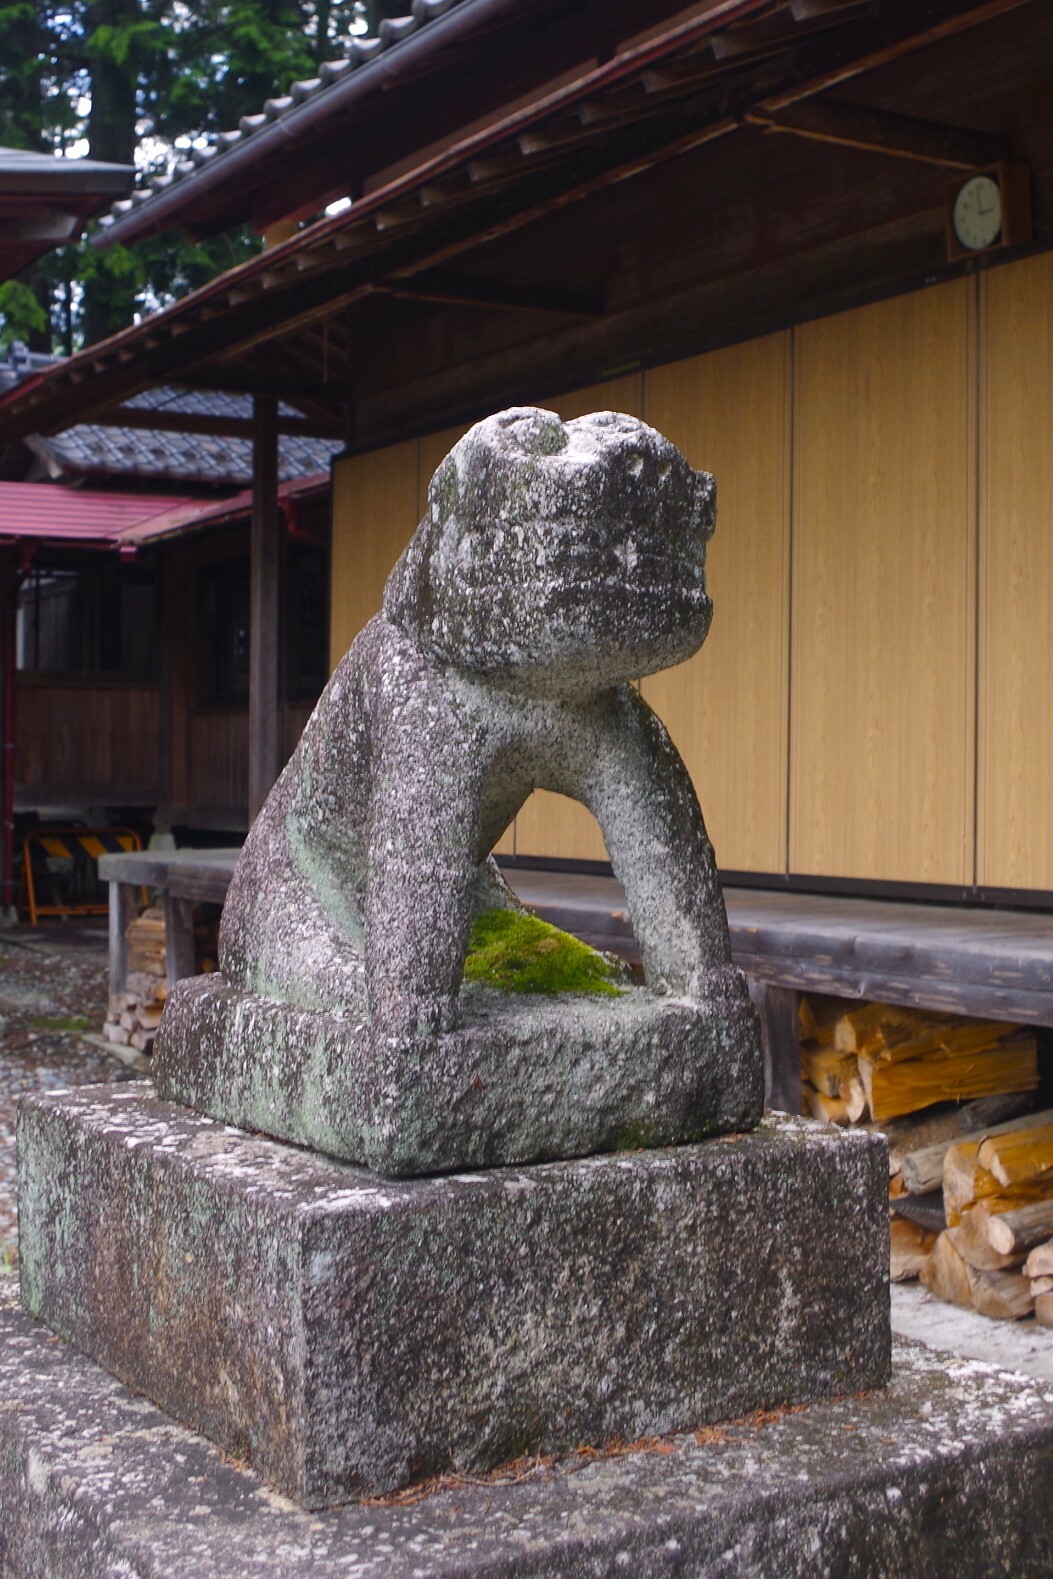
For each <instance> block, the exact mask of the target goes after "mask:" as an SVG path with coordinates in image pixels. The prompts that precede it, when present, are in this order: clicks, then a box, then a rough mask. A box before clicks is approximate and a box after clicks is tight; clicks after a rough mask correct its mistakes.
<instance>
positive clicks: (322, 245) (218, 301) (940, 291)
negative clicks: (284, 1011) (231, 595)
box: [0, 0, 1053, 908]
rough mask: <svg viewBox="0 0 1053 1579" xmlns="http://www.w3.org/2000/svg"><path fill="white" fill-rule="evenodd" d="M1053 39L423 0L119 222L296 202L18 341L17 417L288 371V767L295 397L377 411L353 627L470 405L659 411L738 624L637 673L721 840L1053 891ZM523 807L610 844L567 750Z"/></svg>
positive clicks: (319, 420)
mask: <svg viewBox="0 0 1053 1579" xmlns="http://www.w3.org/2000/svg"><path fill="white" fill-rule="evenodd" d="M644 13H645V14H646V23H645V25H644V26H641V20H642V15H643V14H644ZM1051 81H1053V5H1051V4H1050V3H1049V0H696V3H694V4H684V0H651V3H649V4H648V6H646V7H641V6H639V5H638V4H633V3H631V0H604V3H602V4H599V3H595V4H593V3H586V4H581V5H575V6H568V5H566V4H565V3H558V4H557V3H555V0H459V3H453V0H416V3H415V4H414V7H413V14H412V16H410V17H407V18H406V19H405V20H404V21H402V22H395V23H385V24H384V28H383V30H382V35H381V37H380V38H379V39H376V40H362V41H359V42H358V43H356V44H355V45H353V46H352V54H351V56H350V57H349V58H348V59H347V60H345V61H340V62H334V63H333V64H332V65H331V66H328V67H326V68H324V69H323V72H322V73H321V75H320V77H319V79H317V80H315V81H312V82H308V83H302V84H296V85H294V87H293V88H292V90H291V91H290V93H289V94H288V95H287V96H286V97H284V98H282V99H277V100H272V101H270V102H269V103H268V105H267V106H265V107H264V109H263V110H262V111H261V114H260V115H259V116H254V117H249V118H247V120H246V121H245V122H243V123H242V126H241V127H240V128H238V129H237V131H236V132H231V133H230V134H228V135H227V136H226V137H223V138H220V139H219V142H218V144H217V145H216V147H215V148H214V149H211V150H208V151H203V152H202V153H201V154H199V155H198V156H197V157H196V159H194V160H188V161H186V164H185V166H181V167H179V168H177V171H176V172H175V174H174V176H173V177H166V178H163V179H162V180H161V182H160V183H158V184H157V186H156V190H149V189H147V190H145V191H144V192H142V193H139V194H137V196H136V198H135V199H133V200H131V201H129V202H126V203H124V204H120V205H118V210H119V212H116V213H115V215H114V218H113V220H112V223H111V224H110V226H109V229H108V232H107V235H108V237H109V238H112V239H113V240H133V239H134V238H135V237H136V236H139V235H144V234H147V233H150V232H154V231H159V230H162V229H165V228H167V227H169V226H173V225H179V226H182V227H183V228H184V229H186V230H188V231H189V232H190V233H192V234H196V235H205V234H210V233H214V232H215V231H217V230H219V229H222V228H223V227H224V226H226V225H229V224H231V223H234V222H238V221H241V220H250V221H251V222H253V223H254V224H256V225H257V226H258V228H260V229H261V230H269V232H270V237H269V239H270V240H271V241H272V242H273V243H274V244H273V245H271V246H270V247H269V248H268V250H267V251H265V252H264V254H263V255H262V256H261V257H260V258H259V259H257V260H254V261H253V262H251V263H248V264H245V265H243V266H241V267H240V268H238V269H236V270H234V271H232V272H231V273H229V274H227V275H225V276H223V277H222V278H220V279H218V280H216V281H215V282H213V283H212V284H210V285H209V286H207V287H205V288H203V289H201V290H199V291H197V292H196V293H195V294H194V295H192V296H190V297H188V298H187V299H185V300H184V301H182V302H179V303H176V304H175V305H173V306H171V307H169V308H168V309H166V310H165V311H163V312H160V313H158V314H156V315H154V316H153V317H151V318H149V319H147V320H146V321H145V322H143V323H142V324H140V325H138V326H136V327H133V328H130V329H128V330H126V331H125V332H124V333H123V334H120V335H117V336H115V337H114V338H113V339H111V340H108V341H106V342H103V343H101V344H99V345H96V346H92V347H89V348H88V349H87V350H85V351H83V352H81V353H80V354H79V355H77V356H74V357H73V358H71V359H69V360H68V361H66V362H64V363H63V364H61V365H59V366H58V367H56V368H55V369H53V370H51V371H50V372H48V373H46V374H44V375H42V376H40V377H39V378H37V379H35V380H26V381H25V382H23V384H21V385H20V386H19V387H18V388H16V389H15V390H13V391H12V392H10V393H9V394H8V395H6V396H5V397H4V398H3V399H0V442H2V441H8V440H10V439H14V438H17V437H18V436H19V435H21V434H25V433H29V432H38V431H42V432H55V431H59V430H61V429H62V428H63V427H65V426H67V425H69V424H71V423H73V422H75V421H84V420H87V418H88V417H89V416H90V419H91V420H92V421H93V422H97V423H115V424H119V423H120V421H121V420H122V419H121V411H122V405H123V403H125V402H126V401H128V400H129V399H132V398H134V397H135V396H136V395H137V394H139V393H140V392H141V391H143V390H144V389H146V388H148V387H150V386H151V385H153V384H157V383H161V382H168V383H171V382H173V381H175V382H178V383H179V384H181V385H183V386H186V387H188V388H198V389H222V390H226V391H232V392H241V393H248V394H251V395H252V396H253V397H254V399H255V411H256V415H255V436H256V462H255V465H256V471H255V490H256V492H255V514H254V525H253V607H252V619H253V649H252V659H251V682H252V698H251V703H250V709H251V711H250V728H251V738H250V750H251V753H252V785H253V787H252V791H251V798H252V800H253V802H254V803H256V804H258V801H259V799H260V797H261V796H262V793H263V792H264V791H265V790H266V787H267V785H268V784H269V783H270V782H271V781H272V779H273V777H274V776H275V774H276V772H277V769H278V767H279V765H280V760H281V757H282V752H283V749H284V748H287V743H286V742H283V741H282V740H281V738H280V730H279V727H278V724H279V712H278V701H277V697H278V679H277V668H276V665H277V662H278V659H277V654H276V651H275V647H276V644H275V643H274V642H273V640H271V641H268V636H267V633H268V631H270V632H273V630H274V629H275V628H276V624H275V618H276V617H275V608H276V602H275V600H276V597H277V590H278V589H277V571H276V569H275V564H276V558H275V547H274V545H275V541H276V531H277V512H276V510H275V507H274V494H275V483H274V460H273V457H274V446H275V434H276V430H277V428H278V426H279V425H280V424H279V421H278V418H277V415H276V413H277V401H278V398H279V397H280V398H281V400H282V401H285V402H289V403H291V404H292V405H294V406H295V407H296V409H297V410H298V412H299V413H300V415H299V416H298V417H297V418H296V419H295V420H296V424H297V427H298V430H299V431H304V432H313V433H316V434H318V435H331V434H333V433H334V432H339V433H340V434H342V435H343V436H344V437H345V439H346V445H345V449H344V451H343V452H342V454H341V455H340V457H339V458H338V459H336V460H335V462H334V464H333V502H332V512H333V514H332V562H331V617H330V625H331V641H332V648H331V656H332V659H333V660H334V661H335V660H336V659H337V658H338V657H339V656H340V654H341V653H342V652H343V651H344V650H345V648H346V647H347V645H348V644H349V642H350V641H351V640H352V638H353V637H354V635H355V633H356V631H357V630H358V629H359V628H360V627H361V626H362V625H363V624H364V622H365V621H366V620H367V619H368V618H369V616H370V615H371V614H372V613H373V612H374V611H375V610H376V608H377V606H378V603H379V597H380V590H381V587H382V585H383V582H384V579H385V577H386V575H387V573H388V571H389V570H390V568H391V566H392V564H393V563H394V560H395V558H396V557H397V555H398V553H399V552H400V550H401V548H402V546H403V545H404V543H405V542H406V540H407V539H408V537H409V535H410V533H411V532H412V530H413V528H414V526H415V524H416V522H417V520H418V519H419V516H420V514H421V512H422V509H423V505H424V498H425V492H426V488H427V483H428V479H429V477H430V475H431V472H432V470H433V469H434V467H435V466H436V465H437V464H438V462H439V460H440V459H441V458H442V456H443V455H444V453H445V452H446V450H447V449H448V448H449V447H450V445H451V444H452V443H453V442H454V441H455V439H456V438H457V437H458V436H459V434H460V433H461V432H463V430H464V428H465V427H466V426H467V425H468V424H469V423H470V422H471V421H473V420H474V419H476V418H477V417H479V416H481V415H484V414H485V413H487V412H489V411H492V410H494V409H497V408H500V407H501V406H506V405H511V404H522V403H527V402H530V403H539V404H546V405H550V406H552V407H553V408H554V409H556V410H558V411H560V412H561V413H562V414H564V415H567V416H569V415H574V414H577V413H581V412H584V411H587V410H591V409H596V408H602V407H613V408H617V409H621V410H625V411H629V412H633V413H636V414H638V415H640V416H642V417H643V418H644V419H645V420H646V421H648V422H650V423H652V424H653V425H654V426H656V427H658V428H659V429H661V430H662V431H663V432H665V433H666V434H668V435H669V436H670V437H671V438H672V439H673V440H674V441H675V442H676V443H677V444H679V445H680V446H681V447H682V448H683V450H684V451H685V453H686V454H687V455H688V457H689V459H690V460H691V461H692V462H693V463H694V464H696V465H698V466H703V467H705V468H707V469H709V470H711V471H713V472H714V473H715V474H716V477H717V481H718V493H719V513H718V527H717V533H716V537H715V539H714V542H713V545H712V549H711V557H710V565H711V576H710V583H711V590H712V593H713V596H714V602H715V607H716V615H715V620H714V626H713V631H712V634H711V636H710V638H709V641H708V642H707V644H706V646H705V648H704V649H703V651H702V653H701V654H699V655H698V656H697V657H696V658H694V659H693V660H691V661H690V662H689V663H688V664H685V665H684V666H683V667H682V668H681V669H678V670H675V671H673V672H670V673H666V674H662V675H659V676H655V677H650V678H647V679H645V680H644V681H643V691H644V694H645V695H646V696H647V698H648V700H649V701H651V702H653V704H654V705H655V706H656V708H657V709H658V711H659V712H660V713H661V715H662V716H663V718H664V719H665V720H666V722H667V724H668V726H669V728H670V731H671V733H672V735H673V737H674V739H675V740H676V742H677V744H678V745H679V747H680V749H681V751H682V753H683V755H684V756H685V758H686V760H687V762H688V765H689V767H690V769H691V771H692V774H693V776H694V778H695V781H696V784H697V786H698V789H699V795H700V799H701V801H702V805H703V808H704V810H705V813H706V817H707V821H708V823H709V825H710V829H711V832H712V835H713V839H714V843H715V845H716V849H717V854H718V859H719V861H720V865H721V867H722V869H723V871H724V873H725V875H726V876H730V877H731V878H732V879H733V880H735V881H738V882H739V883H753V884H758V885H764V886H769V887H770V886H777V885H782V886H787V887H790V888H813V889H814V888H818V889H822V888H824V887H827V888H831V889H834V890H843V891H847V892H854V893H859V894H866V893H869V892H875V891H883V892H886V893H898V894H900V895H903V896H907V897H926V896H928V897H935V898H940V899H946V900H951V899H959V900H961V899H967V898H968V899H972V900H986V901H989V902H991V901H1001V902H1003V903H1005V902H1010V903H1018V904H1019V903H1023V904H1030V905H1033V906H1036V907H1040V908H1041V907H1048V906H1049V905H1050V904H1051V903H1053V818H1051V816H1050V812H1049V791H1048V781H1049V777H1050V773H1051V769H1053V621H1051V617H1050V615H1051V606H1053V530H1051V528H1053V94H1051V93H1050V91H1049V84H1050V82H1051ZM337 198H350V200H351V201H350V204H349V205H345V206H343V207H342V208H340V209H339V210H338V211H334V212H332V213H331V214H329V215H325V214H324V213H322V210H323V208H324V206H325V205H326V204H327V203H332V202H333V200H334V199H337ZM992 213H994V214H995V222H994V224H993V228H992V220H991V215H992ZM319 216H320V217H319ZM283 235H284V238H285V239H279V238H280V237H281V236H283ZM500 849H501V850H503V851H504V852H505V853H506V854H510V855H512V856H514V857H516V858H525V859H535V860H536V859H549V860H567V861H574V862H588V861H598V860H602V859H603V858H604V851H603V847H602V844H601V842H600V840H599V835H598V830H597V829H596V828H595V825H594V824H593V823H592V822H591V819H590V818H589V817H588V816H587V814H586V813H585V812H584V811H583V810H581V809H580V808H578V807H577V806H575V805H573V804H571V803H570V802H566V801H563V800H561V799H559V798H558V797H553V796H548V795H543V794H535V796H534V797H533V798H532V799H531V800H530V801H529V802H528V803H527V805H526V806H525V807H524V808H523V810H522V811H521V813H520V815H519V816H518V817H517V818H516V820H515V823H514V825H513V826H512V827H511V828H510V829H509V830H508V832H507V833H506V835H505V837H504V840H503V841H502V844H501V846H500Z"/></svg>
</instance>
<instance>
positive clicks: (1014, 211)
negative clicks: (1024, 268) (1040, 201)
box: [947, 164, 1031, 259]
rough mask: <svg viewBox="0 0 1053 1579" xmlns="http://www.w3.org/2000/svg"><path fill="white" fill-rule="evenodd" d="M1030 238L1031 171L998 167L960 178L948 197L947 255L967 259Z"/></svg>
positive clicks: (1014, 166)
mask: <svg viewBox="0 0 1053 1579" xmlns="http://www.w3.org/2000/svg"><path fill="white" fill-rule="evenodd" d="M1030 239H1031V172H1030V171H1029V170H1028V168H1027V166H1026V165H1020V164H997V165H991V166H989V167H988V168H987V169H985V170H974V171H973V173H972V174H971V175H966V176H961V177H959V179H958V180H957V181H956V182H955V183H954V185H953V186H952V187H951V189H950V191H949V192H948V194H947V255H948V257H949V258H952V259H954V258H968V257H972V256H975V255H976V254H977V253H980V252H991V251H993V250H994V249H995V248H998V247H1013V246H1017V245H1019V243H1020V242H1022V241H1029V240H1030Z"/></svg>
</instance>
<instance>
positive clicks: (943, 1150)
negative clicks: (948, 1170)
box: [903, 1093, 1042, 1195]
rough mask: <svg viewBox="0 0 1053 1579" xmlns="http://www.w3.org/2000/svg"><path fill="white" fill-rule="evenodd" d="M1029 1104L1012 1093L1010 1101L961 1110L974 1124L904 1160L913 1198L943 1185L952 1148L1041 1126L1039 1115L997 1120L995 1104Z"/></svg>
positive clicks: (984, 1100) (982, 1103) (970, 1104)
mask: <svg viewBox="0 0 1053 1579" xmlns="http://www.w3.org/2000/svg"><path fill="white" fill-rule="evenodd" d="M1029 1100H1030V1098H1029V1097H1028V1096H1027V1094H1026V1093H1025V1094H1023V1095H1021V1094H1019V1093H1013V1094H1011V1095H1010V1096H1008V1097H1006V1096H998V1097H984V1098H982V1099H981V1100H980V1101H979V1102H967V1103H966V1104H965V1106H964V1107H962V1108H959V1109H958V1112H959V1113H961V1114H962V1115H963V1117H964V1116H965V1115H968V1117H969V1118H970V1119H972V1121H973V1122H972V1123H970V1124H967V1125H966V1127H965V1128H963V1129H961V1130H959V1131H958V1133H957V1134H956V1135H948V1137H947V1139H946V1140H944V1139H943V1138H942V1137H940V1139H939V1140H937V1141H936V1142H935V1143H934V1144H933V1145H931V1146H920V1147H919V1148H918V1149H917V1150H916V1151H911V1152H909V1153H908V1154H907V1155H906V1156H905V1157H904V1158H903V1182H904V1183H905V1184H906V1186H907V1189H908V1191H909V1192H910V1194H911V1195H926V1194H928V1192H929V1190H935V1189H937V1188H938V1187H939V1186H940V1185H942V1184H943V1164H944V1160H945V1158H946V1156H947V1153H948V1151H949V1150H950V1148H951V1146H952V1145H958V1144H960V1143H963V1142H975V1144H976V1145H977V1146H978V1145H979V1143H980V1141H981V1140H985V1139H986V1138H987V1137H988V1136H989V1135H1004V1134H1009V1133H1010V1132H1011V1131H1012V1130H1014V1129H1027V1128H1029V1127H1031V1126H1033V1125H1034V1124H1035V1123H1036V1122H1040V1121H1041V1117H1042V1115H1041V1114H1036V1113H1025V1114H1023V1115H1022V1116H1021V1117H1013V1116H1012V1115H1011V1114H1010V1113H1003V1114H1002V1122H999V1121H998V1119H997V1118H996V1117H994V1115H995V1114H996V1113H997V1112H998V1107H997V1106H996V1104H1001V1106H1002V1107H1003V1108H1005V1107H1008V1106H1012V1105H1014V1104H1015V1105H1019V1104H1020V1103H1021V1102H1027V1101H1029ZM978 1110H983V1111H978Z"/></svg>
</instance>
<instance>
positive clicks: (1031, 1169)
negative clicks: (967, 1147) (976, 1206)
mask: <svg viewBox="0 0 1053 1579" xmlns="http://www.w3.org/2000/svg"><path fill="white" fill-rule="evenodd" d="M977 1161H978V1162H979V1164H980V1166H981V1168H986V1169H987V1171H988V1172H989V1173H992V1174H994V1177H995V1178H996V1179H997V1180H998V1182H999V1184H1001V1185H1004V1186H1006V1187H1008V1186H1009V1185H1012V1184H1017V1183H1019V1182H1020V1180H1022V1179H1034V1178H1035V1177H1037V1176H1038V1175H1039V1174H1043V1173H1049V1171H1050V1170H1051V1169H1053V1124H1042V1125H1036V1126H1033V1127H1031V1128H1028V1129H1022V1130H1017V1131H1014V1132H1011V1133H1010V1134H1008V1135H989V1136H987V1138H986V1139H984V1140H983V1141H981V1143H980V1150H979V1152H978V1154H977Z"/></svg>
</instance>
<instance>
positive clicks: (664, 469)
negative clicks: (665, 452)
mask: <svg viewBox="0 0 1053 1579" xmlns="http://www.w3.org/2000/svg"><path fill="white" fill-rule="evenodd" d="M672 469H673V463H672V461H662V462H661V464H660V465H659V467H658V481H659V482H665V480H666V478H667V477H668V476H669V473H670V472H671V471H672Z"/></svg>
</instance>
